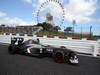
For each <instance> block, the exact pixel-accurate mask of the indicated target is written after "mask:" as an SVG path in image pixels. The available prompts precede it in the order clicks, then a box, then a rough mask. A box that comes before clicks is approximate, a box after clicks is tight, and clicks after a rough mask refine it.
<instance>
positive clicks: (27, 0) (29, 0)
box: [23, 0, 32, 4]
mask: <svg viewBox="0 0 100 75" xmlns="http://www.w3.org/2000/svg"><path fill="white" fill-rule="evenodd" d="M23 1H24V2H26V3H28V4H32V0H23Z"/></svg>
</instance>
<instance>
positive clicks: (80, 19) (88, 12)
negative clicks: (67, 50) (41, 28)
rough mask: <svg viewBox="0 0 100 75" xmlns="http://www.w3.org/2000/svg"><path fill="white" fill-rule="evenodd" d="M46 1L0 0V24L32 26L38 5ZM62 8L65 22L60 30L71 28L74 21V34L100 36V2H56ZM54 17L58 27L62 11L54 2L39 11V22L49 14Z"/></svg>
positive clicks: (91, 0)
mask: <svg viewBox="0 0 100 75" xmlns="http://www.w3.org/2000/svg"><path fill="white" fill-rule="evenodd" d="M46 1H48V0H0V24H7V25H9V26H16V25H33V24H36V23H37V20H36V14H37V11H38V9H39V7H40V5H41V4H42V3H44V2H46ZM58 1H59V2H61V4H62V5H63V8H64V13H65V18H64V19H65V20H64V23H63V24H62V25H61V28H62V29H64V27H68V26H72V21H73V20H75V21H76V26H75V32H81V27H82V31H83V32H84V33H85V32H89V27H90V26H91V25H92V27H93V28H92V31H93V33H94V34H95V35H100V14H99V13H100V0H58ZM49 11H50V13H51V14H52V15H53V16H54V21H53V23H54V24H56V25H60V22H61V18H62V14H63V12H62V9H61V7H60V6H59V4H58V3H56V0H52V1H51V2H50V3H48V4H45V5H44V6H43V8H41V10H40V14H39V20H40V21H45V15H46V13H47V12H49Z"/></svg>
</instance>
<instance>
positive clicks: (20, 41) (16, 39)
mask: <svg viewBox="0 0 100 75" xmlns="http://www.w3.org/2000/svg"><path fill="white" fill-rule="evenodd" d="M23 41H24V38H19V37H11V44H12V45H15V44H16V43H17V44H18V45H21V44H22V43H23Z"/></svg>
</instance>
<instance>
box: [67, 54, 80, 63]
mask: <svg viewBox="0 0 100 75" xmlns="http://www.w3.org/2000/svg"><path fill="white" fill-rule="evenodd" d="M67 59H68V61H67V62H68V64H73V65H78V63H79V60H78V57H77V55H76V54H75V53H69V56H68V57H67Z"/></svg>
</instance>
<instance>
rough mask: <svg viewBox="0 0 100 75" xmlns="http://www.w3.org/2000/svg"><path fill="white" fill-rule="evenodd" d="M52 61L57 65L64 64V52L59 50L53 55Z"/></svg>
mask: <svg viewBox="0 0 100 75" xmlns="http://www.w3.org/2000/svg"><path fill="white" fill-rule="evenodd" d="M53 57H54V61H55V62H57V63H63V62H64V52H63V51H61V50H58V51H56V52H55V53H54V55H53Z"/></svg>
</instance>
